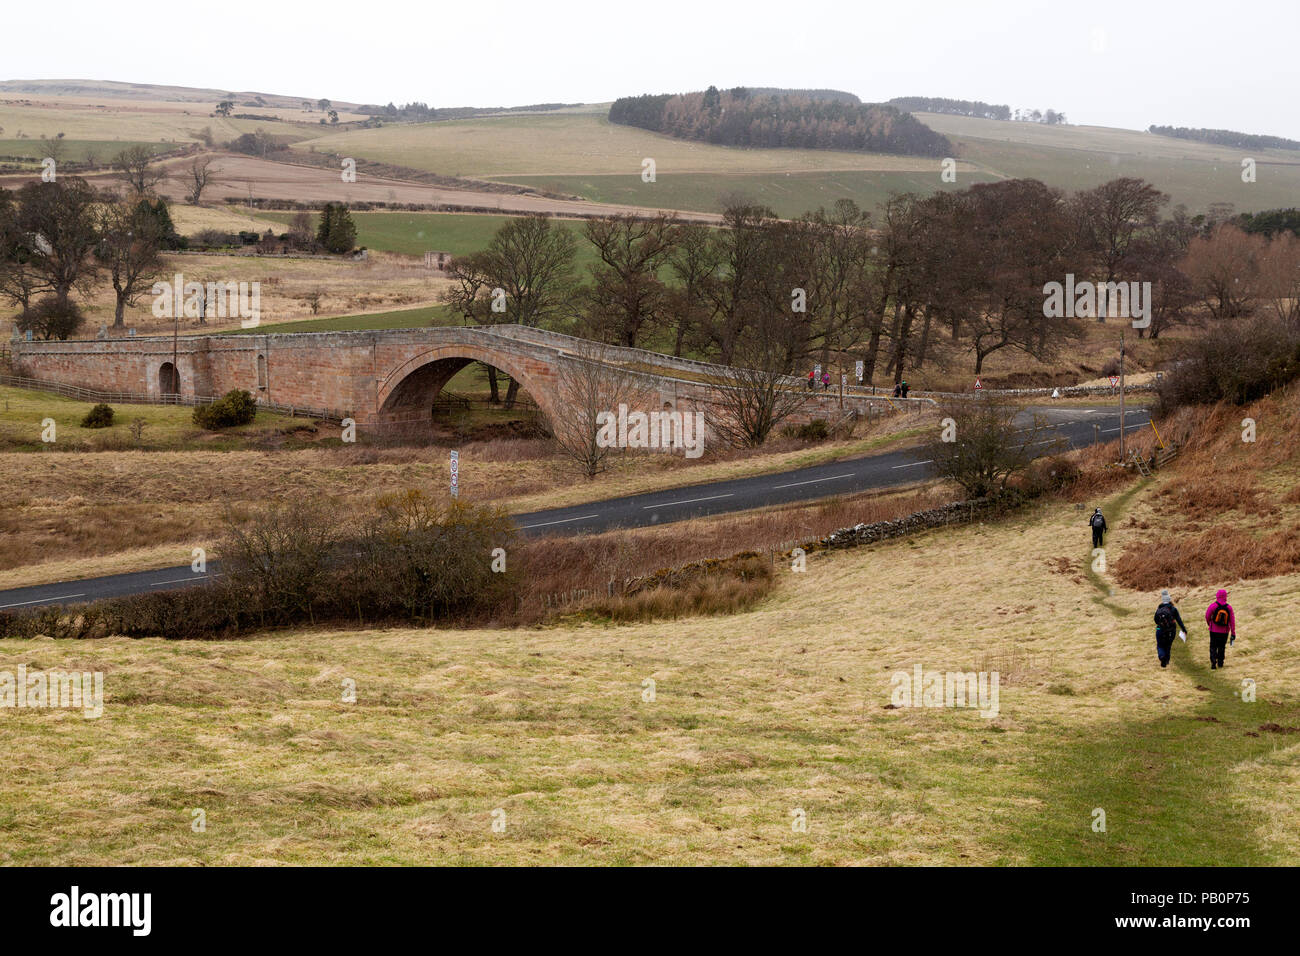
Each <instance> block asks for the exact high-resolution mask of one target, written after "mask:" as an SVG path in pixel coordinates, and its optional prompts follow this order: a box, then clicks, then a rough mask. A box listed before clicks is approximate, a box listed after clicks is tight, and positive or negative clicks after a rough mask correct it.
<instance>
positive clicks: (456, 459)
mask: <svg viewBox="0 0 1300 956" xmlns="http://www.w3.org/2000/svg"><path fill="white" fill-rule="evenodd" d="M451 496H452V497H453V498H459V497H460V452H458V451H453V452H452V453H451Z"/></svg>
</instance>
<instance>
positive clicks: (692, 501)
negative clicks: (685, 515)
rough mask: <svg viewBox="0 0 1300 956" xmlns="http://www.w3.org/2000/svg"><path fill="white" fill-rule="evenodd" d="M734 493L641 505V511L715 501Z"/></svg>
mask: <svg viewBox="0 0 1300 956" xmlns="http://www.w3.org/2000/svg"><path fill="white" fill-rule="evenodd" d="M733 494H734V492H728V493H727V494H725V495H710V496H709V497H707V498H687V499H686V500H685V501H665V502H663V503H662V504H657V505H642V506H641V510H642V511H649V510H650V509H651V508H671V507H672V506H673V505H693V504H695V502H697V501H716V500H717V499H719V498H730V497H732V496H733Z"/></svg>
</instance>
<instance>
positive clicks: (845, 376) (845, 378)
mask: <svg viewBox="0 0 1300 956" xmlns="http://www.w3.org/2000/svg"><path fill="white" fill-rule="evenodd" d="M840 384H841V385H847V384H849V373H848V372H841V373H840Z"/></svg>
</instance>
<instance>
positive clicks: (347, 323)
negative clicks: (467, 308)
mask: <svg viewBox="0 0 1300 956" xmlns="http://www.w3.org/2000/svg"><path fill="white" fill-rule="evenodd" d="M458 320H459V316H456V315H453V314H452V312H451V310H450V309H449V307H447V306H445V305H429V306H421V307H420V308H418V309H399V310H396V311H393V312H367V313H364V314H362V315H332V316H329V317H328V318H322V319H295V320H294V321H292V322H270V323H264V324H262V325H259V326H257V327H256V328H252V329H226V330H225V331H226V333H227V334H230V335H266V334H268V333H271V332H367V331H371V330H374V329H419V328H424V327H425V326H428V325H454V324H456V322H457V321H458Z"/></svg>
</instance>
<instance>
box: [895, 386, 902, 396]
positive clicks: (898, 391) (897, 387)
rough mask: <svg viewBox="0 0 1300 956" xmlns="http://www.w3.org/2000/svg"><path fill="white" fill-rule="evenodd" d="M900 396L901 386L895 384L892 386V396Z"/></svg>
mask: <svg viewBox="0 0 1300 956" xmlns="http://www.w3.org/2000/svg"><path fill="white" fill-rule="evenodd" d="M902 397H903V386H902V385H895V386H894V398H902Z"/></svg>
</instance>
